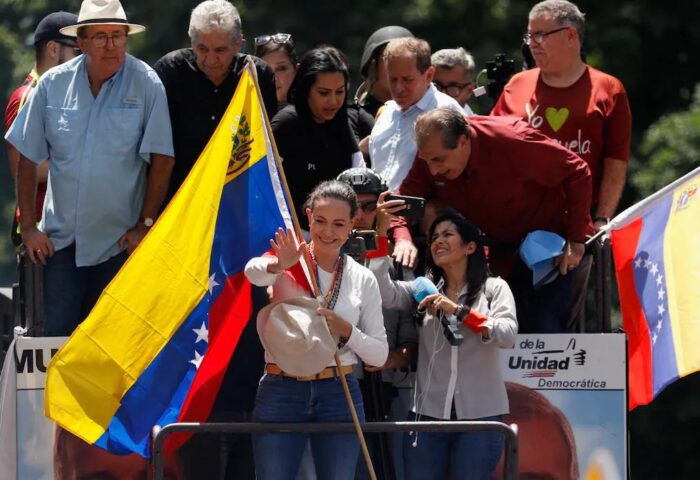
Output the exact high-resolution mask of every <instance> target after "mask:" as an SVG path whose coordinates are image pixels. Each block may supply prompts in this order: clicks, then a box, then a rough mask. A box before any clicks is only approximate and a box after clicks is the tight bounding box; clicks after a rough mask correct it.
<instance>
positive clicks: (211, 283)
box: [209, 273, 221, 295]
mask: <svg viewBox="0 0 700 480" xmlns="http://www.w3.org/2000/svg"><path fill="white" fill-rule="evenodd" d="M215 276H216V273H212V274H211V277H209V295H211V294H212V292H213V291H214V287H218V286H219V285H221V284H220V283H219V282H217V281H216V280H214V277H215Z"/></svg>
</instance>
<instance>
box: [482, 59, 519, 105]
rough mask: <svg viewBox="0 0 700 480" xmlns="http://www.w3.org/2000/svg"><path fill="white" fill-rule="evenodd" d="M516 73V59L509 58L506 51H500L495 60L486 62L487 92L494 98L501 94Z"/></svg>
mask: <svg viewBox="0 0 700 480" xmlns="http://www.w3.org/2000/svg"><path fill="white" fill-rule="evenodd" d="M514 73H515V60H513V59H512V58H507V57H506V54H505V53H498V54H496V57H495V58H494V59H493V60H490V61H488V62H486V77H488V79H489V83H488V84H487V85H486V93H487V94H488V96H489V97H491V98H492V99H494V100H498V97H500V96H501V92H502V91H503V87H505V86H506V83H508V80H510V77H512V76H513V74H514Z"/></svg>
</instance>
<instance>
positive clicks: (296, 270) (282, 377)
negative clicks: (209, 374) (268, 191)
mask: <svg viewBox="0 0 700 480" xmlns="http://www.w3.org/2000/svg"><path fill="white" fill-rule="evenodd" d="M306 204H307V205H308V208H307V209H306V214H307V216H308V219H309V233H310V235H311V243H310V244H309V245H308V246H307V245H306V243H304V242H302V243H301V244H297V242H295V240H294V236H293V235H294V234H293V233H292V232H289V231H288V232H284V231H282V230H281V229H280V231H279V232H278V233H277V234H275V238H274V239H272V240H271V241H270V243H271V244H272V249H273V252H274V254H273V255H266V256H263V257H257V258H253V259H252V260H250V261H249V262H248V264H247V265H246V268H245V274H246V277H248V279H249V280H250V281H251V283H253V284H255V285H258V286H265V285H272V291H273V300H275V302H277V301H285V300H290V299H292V298H294V297H297V298H298V297H300V296H309V295H310V294H309V292H308V291H305V289H304V288H303V286H302V284H301V283H300V280H299V279H300V278H303V276H304V274H303V273H302V270H301V266H300V263H299V259H300V257H301V255H302V253H303V250H304V249H308V251H309V254H310V257H311V259H312V264H313V265H312V268H314V269H315V270H316V272H315V273H316V278H317V279H318V283H319V287H320V290H321V294H322V295H323V297H324V298H323V299H322V301H321V302H320V303H321V308H318V310H317V313H318V314H320V315H322V316H323V317H324V319H325V321H326V323H327V325H328V329H327V331H326V332H330V334H331V335H333V336H334V338H335V340H332V339H331V343H332V345H330V348H331V349H332V351H333V352H334V351H335V349H336V348H338V354H339V357H340V362H341V365H342V366H341V369H340V372H338V369H337V368H336V366H335V362H334V361H333V357H332V353H333V352H331V356H330V358H329V359H328V363H323V364H321V365H320V366H319V367H320V368H318V370H320V371H316V370H315V371H313V372H311V373H312V374H310V375H309V374H306V375H304V376H300V375H299V374H294V373H292V372H291V370H290V368H292V367H298V366H299V365H294V362H293V361H292V362H290V361H289V359H288V358H287V357H288V356H289V354H290V352H289V348H278V349H277V350H276V351H272V348H271V347H272V344H271V343H270V340H271V339H272V338H271V337H268V338H267V339H266V338H265V335H264V333H263V332H265V330H264V327H261V321H260V316H259V317H258V332H259V333H261V340H262V343H263V345H264V346H265V360H266V362H267V365H266V373H265V376H264V377H263V378H262V380H260V386H259V387H258V393H257V397H256V399H255V408H254V410H253V420H254V421H255V422H267V423H269V422H273V423H274V422H349V421H351V417H350V411H349V409H348V405H347V403H346V400H345V397H344V395H343V391H342V386H341V382H340V379H339V378H338V375H339V374H340V375H345V377H346V379H347V383H348V387H349V389H350V393H351V395H352V398H353V401H354V403H355V406H356V408H357V414H358V417H359V418H360V420H364V413H363V408H362V396H361V394H360V390H359V386H358V382H357V378H356V377H355V375H354V374H353V373H352V370H353V365H354V364H355V363H357V359H358V357H359V358H360V359H362V361H363V362H365V363H366V364H368V365H372V366H381V365H384V363H385V362H386V359H387V355H388V352H389V346H388V344H387V340H386V331H385V330H384V320H383V318H382V302H381V298H380V294H379V289H378V288H377V281H376V279H375V278H374V275H372V272H370V271H369V270H368V269H367V268H365V267H363V266H362V265H360V264H358V263H357V262H355V261H354V260H353V259H352V258H350V257H349V256H348V255H345V253H344V252H343V245H344V244H345V242H346V241H347V239H348V235H349V234H350V231H351V230H352V218H353V217H354V215H355V213H356V211H357V208H358V205H357V197H356V195H355V192H354V191H353V190H352V188H350V187H349V186H348V185H347V184H345V183H342V182H338V181H335V180H332V181H327V182H323V183H321V184H319V185H318V186H317V187H316V188H315V189H314V190H313V192H311V194H310V195H309V198H308V200H307V202H306ZM302 283H303V281H302ZM290 301H291V300H290ZM266 308H267V307H266ZM261 314H262V312H261ZM317 327H318V326H317ZM261 328H262V329H261ZM323 328H325V326H323ZM298 330H299V329H298V328H297V329H295V330H293V331H291V330H290V331H287V332H282V333H281V336H282V337H285V338H291V337H293V336H295V335H296V336H297V337H299V335H297V334H296V332H297V331H298ZM316 333H319V331H318V330H316ZM322 333H323V332H320V334H318V335H308V336H307V337H308V338H310V339H311V343H313V344H318V343H319V339H321V338H324V335H322ZM326 338H327V337H326ZM266 340H267V343H266ZM335 341H338V344H337V347H336V345H335V343H334V342H335ZM284 342H285V340H284V339H282V340H281V343H282V344H283V345H284ZM321 343H324V342H322V341H321ZM325 343H327V342H325ZM327 346H328V345H326V347H327ZM309 351H310V352H311V353H312V355H313V356H314V357H315V359H316V360H318V358H319V355H317V354H314V350H313V348H312V349H310V350H309ZM317 352H318V351H317ZM307 356H308V355H307ZM285 358H287V361H286V362H284V364H283V361H284V360H285ZM298 358H299V360H300V361H302V360H303V361H304V362H306V363H309V362H312V361H313V360H314V358H311V359H309V358H301V357H298ZM285 364H286V365H288V367H284V365H285ZM324 367H325V368H324ZM285 368H287V371H285ZM309 439H310V440H311V450H312V452H313V458H314V463H315V466H316V474H317V476H318V478H333V479H341V480H342V479H348V480H350V479H352V478H354V476H355V466H356V465H357V458H358V454H359V449H360V445H359V442H358V440H357V438H356V437H355V435H354V434H352V433H317V434H312V435H309V434H303V433H262V434H255V435H254V436H253V454H254V457H255V470H256V476H257V478H258V479H262V480H266V479H275V480H278V479H290V480H293V479H295V478H296V476H297V471H298V470H299V464H300V461H301V457H302V453H303V451H304V447H305V445H306V442H307V440H309Z"/></svg>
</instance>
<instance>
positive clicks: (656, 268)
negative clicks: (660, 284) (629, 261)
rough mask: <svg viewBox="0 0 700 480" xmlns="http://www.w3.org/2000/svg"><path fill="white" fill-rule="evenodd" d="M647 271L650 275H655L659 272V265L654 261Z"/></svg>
mask: <svg viewBox="0 0 700 480" xmlns="http://www.w3.org/2000/svg"><path fill="white" fill-rule="evenodd" d="M649 273H651V274H652V275H656V274H657V273H659V266H658V265H657V264H655V263H654V264H652V266H651V268H650V269H649Z"/></svg>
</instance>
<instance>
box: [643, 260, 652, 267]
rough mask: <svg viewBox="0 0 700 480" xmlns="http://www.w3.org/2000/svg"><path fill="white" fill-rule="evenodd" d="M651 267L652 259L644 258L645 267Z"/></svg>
mask: <svg viewBox="0 0 700 480" xmlns="http://www.w3.org/2000/svg"><path fill="white" fill-rule="evenodd" d="M649 267H651V260H649V259H648V258H647V259H646V260H644V268H646V269H649Z"/></svg>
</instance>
